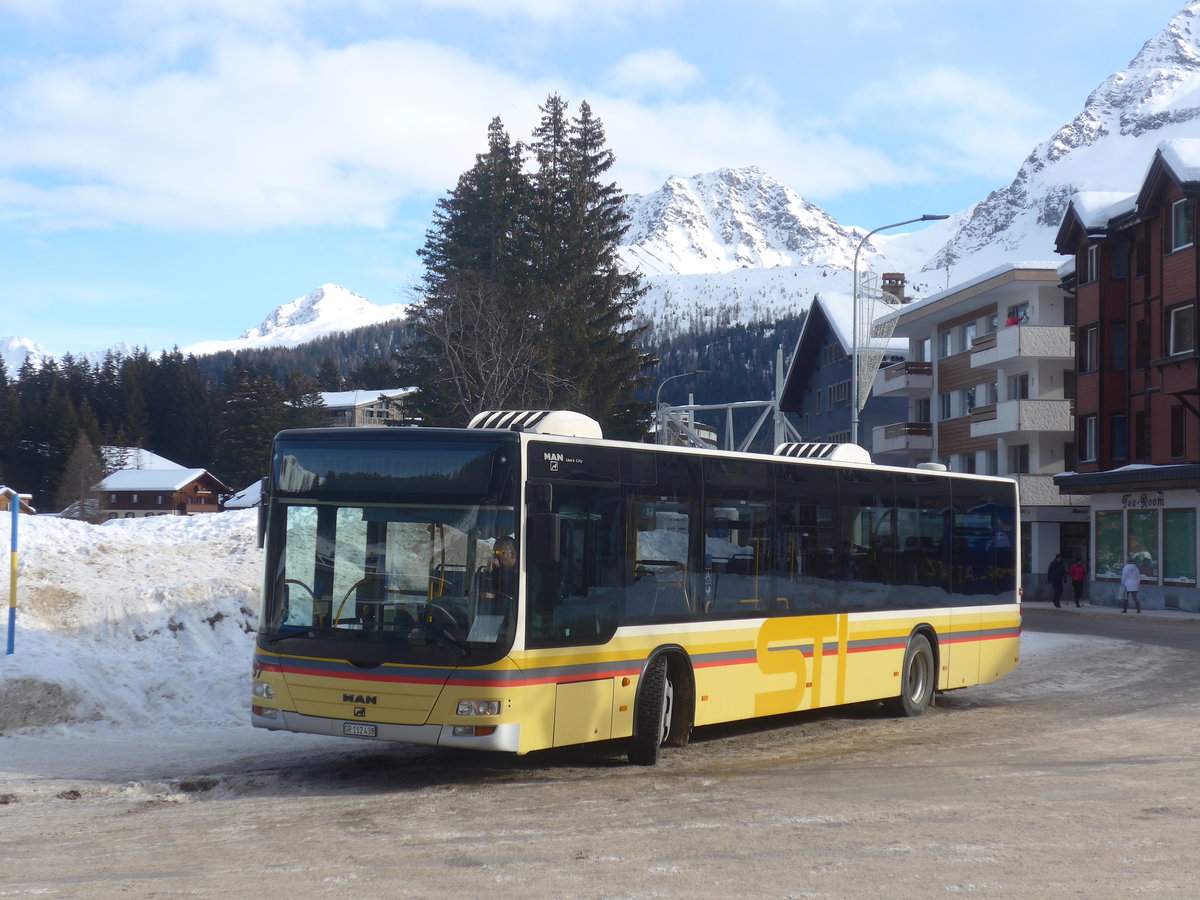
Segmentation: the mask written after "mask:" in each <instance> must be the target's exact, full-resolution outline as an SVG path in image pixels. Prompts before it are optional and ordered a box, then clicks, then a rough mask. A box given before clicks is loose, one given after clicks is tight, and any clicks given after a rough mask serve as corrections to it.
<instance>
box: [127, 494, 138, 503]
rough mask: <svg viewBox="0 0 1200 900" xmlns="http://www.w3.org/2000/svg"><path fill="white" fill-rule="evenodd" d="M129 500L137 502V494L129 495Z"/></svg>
mask: <svg viewBox="0 0 1200 900" xmlns="http://www.w3.org/2000/svg"><path fill="white" fill-rule="evenodd" d="M129 502H130V503H137V502H138V495H137V494H134V495H133V496H131V497H130V498H129Z"/></svg>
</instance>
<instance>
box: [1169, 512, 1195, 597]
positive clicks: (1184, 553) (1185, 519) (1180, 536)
mask: <svg viewBox="0 0 1200 900" xmlns="http://www.w3.org/2000/svg"><path fill="white" fill-rule="evenodd" d="M1162 575H1163V582H1164V583H1169V584H1182V585H1188V586H1190V587H1194V586H1195V585H1196V510H1194V509H1167V510H1163V554H1162Z"/></svg>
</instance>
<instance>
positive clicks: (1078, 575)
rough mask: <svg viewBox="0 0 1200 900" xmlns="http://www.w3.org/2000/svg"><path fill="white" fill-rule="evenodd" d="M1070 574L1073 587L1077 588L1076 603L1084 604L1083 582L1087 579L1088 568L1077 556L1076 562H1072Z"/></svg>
mask: <svg viewBox="0 0 1200 900" xmlns="http://www.w3.org/2000/svg"><path fill="white" fill-rule="evenodd" d="M1069 574H1070V576H1071V587H1073V588H1074V589H1075V605H1076V606H1083V602H1082V601H1083V583H1084V582H1085V581H1087V569H1086V568H1084V565H1083V560H1082V559H1079V558H1078V557H1076V558H1075V562H1073V563H1071V569H1070V573H1069Z"/></svg>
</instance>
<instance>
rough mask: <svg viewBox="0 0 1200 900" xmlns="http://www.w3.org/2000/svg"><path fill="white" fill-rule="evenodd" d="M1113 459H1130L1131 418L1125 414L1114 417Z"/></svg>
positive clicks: (1114, 415) (1115, 414) (1116, 414)
mask: <svg viewBox="0 0 1200 900" xmlns="http://www.w3.org/2000/svg"><path fill="white" fill-rule="evenodd" d="M1112 458H1113V459H1129V417H1128V416H1127V415H1125V414H1124V413H1114V414H1113V417H1112Z"/></svg>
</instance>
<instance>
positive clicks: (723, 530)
mask: <svg viewBox="0 0 1200 900" xmlns="http://www.w3.org/2000/svg"><path fill="white" fill-rule="evenodd" d="M938 469H941V470H940V471H939V470H938ZM265 491H266V496H265V497H264V510H265V513H264V523H263V532H264V546H265V560H266V573H265V584H264V593H263V608H262V615H261V619H260V624H259V629H258V634H257V640H256V648H255V655H254V670H253V688H252V692H253V698H252V712H251V718H252V722H253V724H254V725H255V726H257V727H260V728H268V729H282V730H289V731H294V732H304V733H310V734H329V735H341V736H348V737H355V738H368V739H377V740H385V741H405V742H413V743H419V744H431V745H441V746H453V747H465V748H476V749H481V750H494V751H495V750H499V751H510V752H514V753H518V754H524V753H529V752H531V751H535V750H542V749H545V748H550V747H562V746H569V745H576V744H584V743H588V742H593V741H623V742H625V748H623V749H627V751H628V755H629V758H630V760H631V761H632V762H634V763H638V764H642V765H652V764H654V763H655V762H657V761H658V759H659V754H660V748H661V747H663V746H682V745H684V744H686V743H687V741H688V738H689V736H690V734H691V733H692V730H693V728H695V727H698V726H704V725H711V724H715V723H720V722H730V721H733V720H738V719H750V718H755V717H758V716H771V715H778V714H781V713H793V712H796V711H799V710H811V709H817V708H820V707H829V706H836V705H839V704H847V703H857V702H861V701H869V700H884V701H887V702H888V704H889V705H890V706H891V707H892V708H893V709H894V710H895V711H896V712H897V713H898V714H901V715H908V716H919V715H921V713H922V712H924V711H925V709H926V708H927V707H928V706H929V704H930V703H931V701H932V699H933V695H934V692H935V691H948V690H952V689H956V688H962V687H966V686H968V685H974V684H980V683H984V682H988V681H992V680H994V679H997V678H999V677H1000V676H1002V675H1004V674H1005V673H1007V672H1009V671H1012V670H1013V669H1014V668H1015V666H1016V665H1017V658H1018V649H1019V639H1020V626H1021V619H1020V603H1019V598H1018V595H1019V583H1018V579H1019V575H1018V571H1019V570H1018V567H1017V547H1018V546H1019V540H1020V516H1019V514H1018V506H1017V496H1016V484H1015V482H1013V481H1012V480H1009V479H1003V478H989V477H980V476H973V475H960V474H954V473H949V472H946V471H944V468H943V467H925V468H917V469H905V468H889V467H884V466H877V465H873V464H872V463H871V461H870V458H869V456H868V455H867V454H866V452H865V451H863V450H861V449H860V448H858V447H855V446H853V445H807V444H785V445H781V446H780V447H779V448H778V449H777V450H776V452H775V454H773V455H770V454H753V453H735V452H725V451H719V450H709V449H695V448H684V447H665V446H656V445H648V444H637V443H627V442H619V441H611V440H605V439H604V438H603V437H602V436H601V433H600V428H599V426H598V425H597V424H596V423H595V422H594V421H593V420H591V419H588V418H586V417H584V416H581V415H579V414H577V413H569V412H561V411H549V412H547V411H536V412H531V411H523V412H511V411H510V412H497V413H484V414H481V415H480V416H477V417H476V419H475V420H474V421H473V422H472V423H471V426H470V427H468V428H457V429H451V428H447V429H435V428H352V429H351V428H343V429H336V428H329V429H297V430H290V431H284V432H281V433H280V434H279V435H278V436H277V437H276V439H275V443H274V448H273V461H272V469H271V475H270V477H269V478H268V479H267V482H266V485H265Z"/></svg>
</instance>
